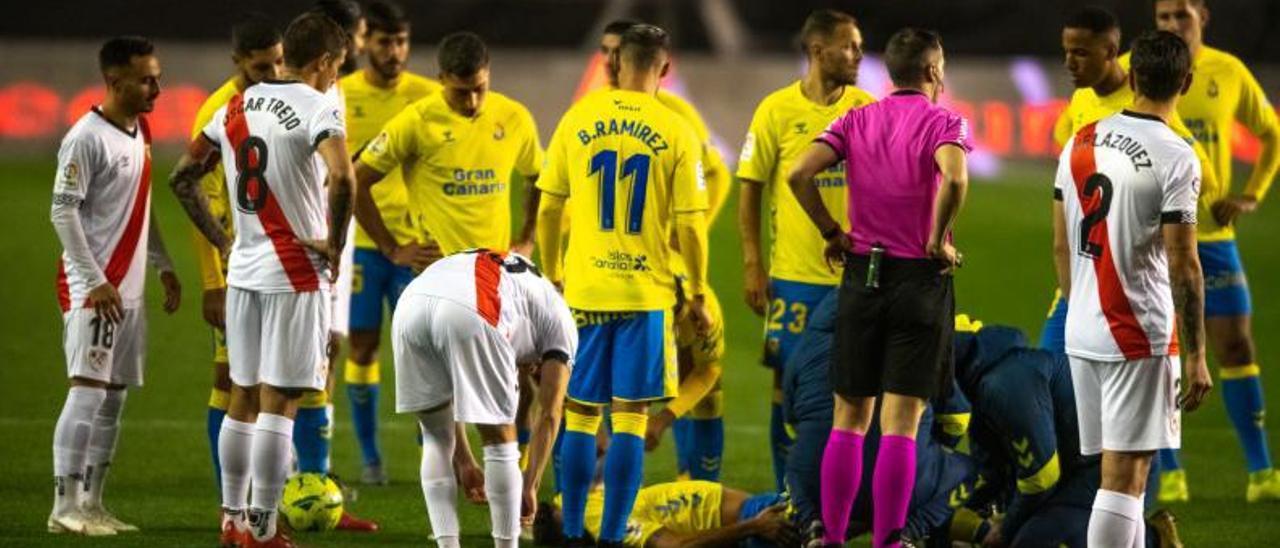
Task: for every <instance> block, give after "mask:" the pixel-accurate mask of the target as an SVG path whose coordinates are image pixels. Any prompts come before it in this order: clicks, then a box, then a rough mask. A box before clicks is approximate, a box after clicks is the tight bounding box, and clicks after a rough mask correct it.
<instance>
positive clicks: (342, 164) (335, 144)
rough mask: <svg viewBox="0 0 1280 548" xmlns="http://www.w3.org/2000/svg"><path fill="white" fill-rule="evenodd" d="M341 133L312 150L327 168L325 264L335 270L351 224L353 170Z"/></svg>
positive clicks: (353, 187)
mask: <svg viewBox="0 0 1280 548" xmlns="http://www.w3.org/2000/svg"><path fill="white" fill-rule="evenodd" d="M344 139H345V137H344V136H343V135H341V134H335V135H334V136H332V137H329V138H327V139H325V140H323V141H321V142H320V144H319V145H317V146H316V152H319V153H320V158H321V159H322V160H324V163H325V166H326V167H328V168H329V180H328V181H326V184H327V185H328V187H329V238H328V241H327V242H326V246H327V248H328V249H327V250H326V252H327V254H328V256H329V266H330V267H331V268H333V269H334V274H335V275H336V273H337V265H338V257H339V256H340V255H341V254H342V248H343V246H345V245H346V243H347V227H348V226H349V225H350V224H351V209H352V203H353V200H354V198H355V188H356V171H355V168H354V167H353V166H352V165H351V156H350V154H348V153H347V143H346V141H345V140H344Z"/></svg>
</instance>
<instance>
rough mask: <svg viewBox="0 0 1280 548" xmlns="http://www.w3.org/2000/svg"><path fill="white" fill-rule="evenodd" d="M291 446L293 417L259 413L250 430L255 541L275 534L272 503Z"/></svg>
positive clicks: (285, 471) (251, 516) (276, 501)
mask: <svg viewBox="0 0 1280 548" xmlns="http://www.w3.org/2000/svg"><path fill="white" fill-rule="evenodd" d="M292 449H293V419H290V418H288V417H285V416H282V415H272V414H270V413H259V414H258V422H257V427H256V428H255V429H254V432H253V459H252V463H253V464H252V468H253V499H252V503H251V504H250V506H249V523H250V525H251V526H252V528H253V535H254V536H255V537H257V538H258V539H259V540H263V539H269V538H271V537H274V536H275V535H276V505H278V504H280V496H281V495H282V492H283V490H284V482H285V480H287V479H288V478H289V459H290V457H291V456H292V453H291V451H292Z"/></svg>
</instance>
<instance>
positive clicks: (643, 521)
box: [583, 481, 724, 548]
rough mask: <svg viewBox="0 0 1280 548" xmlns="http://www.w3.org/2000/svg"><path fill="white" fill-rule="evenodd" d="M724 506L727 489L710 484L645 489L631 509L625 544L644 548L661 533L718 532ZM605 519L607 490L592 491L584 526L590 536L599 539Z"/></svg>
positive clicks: (688, 482) (667, 485)
mask: <svg viewBox="0 0 1280 548" xmlns="http://www.w3.org/2000/svg"><path fill="white" fill-rule="evenodd" d="M723 502H724V487H723V486H722V485H721V484H719V483H715V482H710V481H675V482H671V483H660V484H657V485H651V486H649V487H645V488H642V489H640V492H639V493H637V494H636V503H635V505H634V506H632V507H631V517H630V518H629V519H628V520H627V533H626V536H625V537H624V538H623V539H622V543H623V544H624V545H626V546H633V547H636V548H642V547H643V546H644V545H645V544H646V543H648V542H649V539H650V538H651V537H653V535H654V533H657V532H658V531H659V530H662V529H666V530H667V531H671V532H672V533H676V534H691V533H698V532H703V531H711V530H713V529H719V528H720V523H721V519H720V512H721V505H722V503H723ZM603 517H604V489H593V490H592V491H591V493H590V494H589V495H588V496H587V508H586V513H585V521H584V522H583V525H585V528H586V530H587V532H588V533H591V536H593V537H599V536H600V521H601V519H602V518H603Z"/></svg>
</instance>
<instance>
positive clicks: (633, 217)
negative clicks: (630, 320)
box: [538, 90, 707, 311]
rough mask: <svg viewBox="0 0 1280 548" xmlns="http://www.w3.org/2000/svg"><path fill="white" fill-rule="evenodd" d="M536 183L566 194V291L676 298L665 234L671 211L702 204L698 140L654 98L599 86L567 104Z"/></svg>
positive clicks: (602, 300)
mask: <svg viewBox="0 0 1280 548" xmlns="http://www.w3.org/2000/svg"><path fill="white" fill-rule="evenodd" d="M547 151H548V153H547V168H546V171H545V173H543V176H542V178H540V179H539V180H538V188H539V189H541V190H542V191H543V192H546V193H548V194H551V195H554V196H559V197H562V198H565V199H567V200H568V202H567V203H568V205H567V209H568V214H569V217H570V218H571V219H573V223H574V228H573V229H571V232H570V237H569V247H568V251H567V253H566V254H565V258H564V287H565V299H566V300H567V301H568V304H569V306H572V307H574V308H577V309H580V310H592V311H639V310H663V309H669V308H671V307H672V305H674V304H675V278H674V276H673V274H672V270H671V261H672V260H673V257H672V250H671V247H670V244H669V241H670V235H671V233H672V229H673V227H674V223H675V216H676V214H677V213H683V212H699V211H706V209H707V185H706V181H705V180H704V179H703V176H702V147H701V146H700V144H699V143H698V140H697V136H696V135H695V134H694V132H693V129H692V128H690V127H689V125H688V124H687V123H686V122H685V121H684V120H683V119H682V118H681V117H680V116H679V115H678V114H676V113H674V112H672V111H671V110H670V109H668V108H667V107H665V106H663V105H662V103H661V102H659V101H658V99H657V98H656V97H654V96H653V95H650V94H646V93H640V92H635V91H625V90H602V91H599V92H596V93H593V94H590V95H588V96H586V97H584V98H583V99H582V100H580V101H578V103H577V104H575V105H573V106H572V107H570V108H569V111H568V112H566V113H565V115H564V118H562V119H561V120H560V125H559V126H558V127H557V128H556V131H555V134H554V136H553V137H552V138H551V144H550V145H549V146H548V147H547Z"/></svg>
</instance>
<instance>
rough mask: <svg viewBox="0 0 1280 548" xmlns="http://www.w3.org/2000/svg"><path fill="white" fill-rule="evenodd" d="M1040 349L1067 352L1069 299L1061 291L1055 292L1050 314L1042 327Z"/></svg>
mask: <svg viewBox="0 0 1280 548" xmlns="http://www.w3.org/2000/svg"><path fill="white" fill-rule="evenodd" d="M1040 349H1041V350H1048V351H1050V352H1054V353H1057V354H1065V353H1066V352H1067V300H1066V299H1064V298H1062V293H1061V292H1057V291H1055V292H1054V294H1053V304H1051V305H1049V316H1048V317H1047V318H1045V320H1044V327H1043V328H1041V329H1040Z"/></svg>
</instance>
